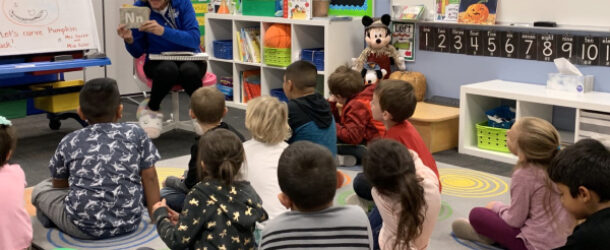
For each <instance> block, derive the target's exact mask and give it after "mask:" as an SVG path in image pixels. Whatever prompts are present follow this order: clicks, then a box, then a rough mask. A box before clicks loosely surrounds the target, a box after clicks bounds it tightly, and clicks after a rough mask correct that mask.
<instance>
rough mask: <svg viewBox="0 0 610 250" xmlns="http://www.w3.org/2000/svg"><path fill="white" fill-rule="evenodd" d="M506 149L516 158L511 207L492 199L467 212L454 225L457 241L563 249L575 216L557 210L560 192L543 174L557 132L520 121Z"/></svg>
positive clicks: (530, 119)
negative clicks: (468, 215)
mask: <svg viewBox="0 0 610 250" xmlns="http://www.w3.org/2000/svg"><path fill="white" fill-rule="evenodd" d="M506 137H507V146H508V149H509V150H510V151H511V152H512V153H513V154H515V155H517V157H518V161H517V165H515V170H514V172H513V174H512V177H511V183H510V204H502V203H501V202H498V201H492V202H490V203H489V204H487V206H486V207H484V208H483V207H476V208H474V209H472V210H471V211H470V217H469V221H468V220H465V219H459V220H456V221H454V222H453V225H452V226H453V233H454V234H455V235H456V236H457V237H460V238H464V239H469V240H475V241H480V242H483V243H491V242H497V243H498V244H499V245H501V246H502V247H504V248H508V249H554V248H557V247H560V246H563V245H564V244H565V243H566V238H567V237H568V235H570V233H571V230H572V228H573V226H574V218H573V217H572V216H571V215H570V214H569V213H568V212H567V211H566V210H565V209H564V208H563V207H562V206H561V201H560V197H559V191H558V189H557V187H556V186H555V185H554V184H552V183H551V182H550V181H549V178H548V176H547V174H546V171H545V170H546V169H547V168H548V166H549V164H550V162H551V160H552V159H553V157H554V156H555V154H557V152H559V133H558V132H557V130H556V129H555V128H554V127H553V125H551V124H550V123H549V122H547V121H545V120H542V119H539V118H533V117H524V118H520V119H519V120H518V121H517V122H516V123H515V124H514V125H513V127H512V128H511V129H510V130H509V131H508V132H507V134H506Z"/></svg>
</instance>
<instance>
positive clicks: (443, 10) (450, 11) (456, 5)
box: [434, 0, 460, 23]
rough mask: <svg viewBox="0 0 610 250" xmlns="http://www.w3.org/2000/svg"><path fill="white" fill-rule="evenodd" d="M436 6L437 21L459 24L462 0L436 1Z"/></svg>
mask: <svg viewBox="0 0 610 250" xmlns="http://www.w3.org/2000/svg"><path fill="white" fill-rule="evenodd" d="M434 6H435V7H436V16H435V18H434V20H435V21H440V22H452V23H455V22H457V20H458V14H459V10H460V0H436V3H435V5H434Z"/></svg>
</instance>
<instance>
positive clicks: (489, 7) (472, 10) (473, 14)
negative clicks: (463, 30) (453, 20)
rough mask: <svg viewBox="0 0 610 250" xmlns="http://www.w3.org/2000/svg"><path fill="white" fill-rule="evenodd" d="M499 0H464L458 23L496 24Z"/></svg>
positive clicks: (461, 4)
mask: <svg viewBox="0 0 610 250" xmlns="http://www.w3.org/2000/svg"><path fill="white" fill-rule="evenodd" d="M497 6H498V0H462V2H461V3H460V14H459V16H458V23H471V24H486V25H494V24H496V8H497Z"/></svg>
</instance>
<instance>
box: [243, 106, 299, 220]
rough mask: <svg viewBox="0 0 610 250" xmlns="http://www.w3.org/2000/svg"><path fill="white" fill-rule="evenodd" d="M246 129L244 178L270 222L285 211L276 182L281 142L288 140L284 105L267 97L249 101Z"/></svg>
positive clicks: (286, 109) (288, 128)
mask: <svg viewBox="0 0 610 250" xmlns="http://www.w3.org/2000/svg"><path fill="white" fill-rule="evenodd" d="M246 128H247V129H248V131H250V134H251V135H252V139H250V140H249V141H247V142H244V151H245V152H246V163H247V166H248V169H247V171H246V174H245V177H246V180H248V181H250V184H252V187H254V190H256V192H257V193H258V195H260V197H261V199H262V200H263V208H264V209H265V211H267V214H268V215H269V219H273V218H275V216H277V215H279V214H281V213H283V212H286V211H288V210H287V209H286V208H285V207H284V206H282V204H281V203H280V201H279V200H278V199H277V195H278V194H279V193H281V192H282V191H281V190H280V185H279V184H278V181H277V165H278V162H279V159H280V155H281V154H282V152H283V151H284V149H286V147H288V143H286V142H284V140H285V139H286V138H288V137H289V136H290V127H289V126H288V107H287V106H286V103H283V102H281V101H280V100H278V99H277V98H274V97H270V96H260V97H256V98H254V99H252V100H250V101H248V108H247V109H246Z"/></svg>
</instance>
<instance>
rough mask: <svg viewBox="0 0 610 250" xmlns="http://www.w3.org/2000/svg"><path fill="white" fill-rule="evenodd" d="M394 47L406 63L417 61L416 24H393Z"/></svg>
mask: <svg viewBox="0 0 610 250" xmlns="http://www.w3.org/2000/svg"><path fill="white" fill-rule="evenodd" d="M392 45H394V47H396V50H398V53H399V54H400V55H402V56H403V57H404V58H405V61H410V62H413V61H415V54H414V52H415V50H414V49H413V47H414V46H415V24H414V23H396V22H395V23H392Z"/></svg>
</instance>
